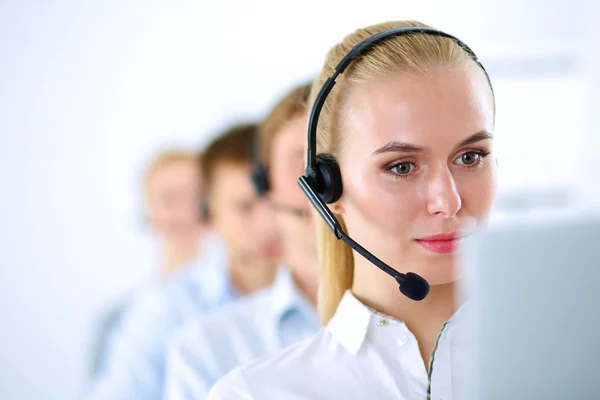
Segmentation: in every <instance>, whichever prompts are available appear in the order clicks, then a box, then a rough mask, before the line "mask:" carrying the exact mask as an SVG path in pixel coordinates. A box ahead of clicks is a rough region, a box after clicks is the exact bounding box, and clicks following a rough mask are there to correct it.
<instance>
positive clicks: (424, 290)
mask: <svg viewBox="0 0 600 400" xmlns="http://www.w3.org/2000/svg"><path fill="white" fill-rule="evenodd" d="M396 280H397V281H398V283H399V284H400V292H402V294H403V295H405V296H406V297H408V298H409V299H411V300H415V301H421V300H423V299H424V298H425V297H427V294H428V293H429V283H427V281H426V280H425V279H423V278H422V277H420V276H419V275H417V274H415V273H412V272H408V273H407V274H406V275H404V277H402V279H398V278H397V279H396Z"/></svg>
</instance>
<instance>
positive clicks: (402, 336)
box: [396, 333, 408, 346]
mask: <svg viewBox="0 0 600 400" xmlns="http://www.w3.org/2000/svg"><path fill="white" fill-rule="evenodd" d="M407 340H408V336H407V335H406V334H405V333H402V334H400V335H399V336H398V339H396V343H397V344H398V346H404V345H405V344H406V342H407Z"/></svg>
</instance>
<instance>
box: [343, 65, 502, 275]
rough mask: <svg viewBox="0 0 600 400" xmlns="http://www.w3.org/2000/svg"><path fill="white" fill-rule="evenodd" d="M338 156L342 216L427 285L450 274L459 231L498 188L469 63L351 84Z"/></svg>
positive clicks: (481, 93) (482, 84) (482, 219)
mask: <svg viewBox="0 0 600 400" xmlns="http://www.w3.org/2000/svg"><path fill="white" fill-rule="evenodd" d="M343 111H344V112H343V114H342V117H341V118H342V120H343V124H342V145H341V150H340V154H338V162H339V164H340V169H341V172H342V180H343V188H344V189H343V196H342V198H341V199H340V200H339V201H338V203H337V204H335V205H334V210H335V211H336V212H338V213H340V214H342V215H343V217H344V220H345V222H346V224H347V226H348V231H349V233H350V235H351V236H352V237H354V238H355V239H356V240H357V241H358V242H359V243H361V244H362V245H363V246H365V247H366V248H367V249H368V250H370V251H371V252H372V253H374V254H375V255H376V256H378V257H379V258H381V259H382V260H383V261H384V262H386V263H388V264H389V265H391V266H392V267H394V268H396V269H397V270H399V271H403V272H407V271H411V272H415V273H417V274H419V275H421V276H422V277H423V278H425V279H426V280H427V281H428V282H429V283H430V284H431V285H439V284H444V283H448V282H452V281H454V280H455V279H456V278H457V276H456V274H455V264H456V263H455V258H456V250H457V245H459V244H460V242H461V239H460V238H461V237H464V236H465V235H468V234H469V232H471V231H472V230H473V229H474V228H477V227H479V226H483V225H485V223H486V220H487V218H488V215H489V213H490V209H491V207H492V203H493V200H494V197H495V192H496V161H495V158H494V155H493V152H492V142H493V140H492V133H493V127H494V108H493V99H492V94H491V90H490V88H489V86H488V84H487V81H486V78H485V76H484V74H483V72H482V71H481V70H480V69H479V67H477V66H476V65H475V64H474V63H469V65H467V66H464V67H461V68H455V69H446V70H444V69H440V70H439V71H436V72H434V73H431V74H427V75H425V74H419V75H417V74H395V75H390V76H388V77H385V78H381V79H378V80H375V81H372V82H369V83H365V84H360V85H356V86H355V87H353V88H351V89H349V92H348V97H347V99H346V102H345V105H344V108H343Z"/></svg>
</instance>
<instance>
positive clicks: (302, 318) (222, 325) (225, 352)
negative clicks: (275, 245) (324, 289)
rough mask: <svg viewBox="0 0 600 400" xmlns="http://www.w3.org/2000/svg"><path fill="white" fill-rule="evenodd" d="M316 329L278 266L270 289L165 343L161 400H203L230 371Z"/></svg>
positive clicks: (316, 323)
mask: <svg viewBox="0 0 600 400" xmlns="http://www.w3.org/2000/svg"><path fill="white" fill-rule="evenodd" d="M318 330H319V319H318V316H317V313H316V310H315V309H314V307H313V306H312V305H311V304H310V303H309V302H308V300H307V299H305V297H304V296H303V294H302V292H301V291H300V290H299V289H298V287H297V286H296V284H295V282H294V279H293V277H292V274H291V272H290V270H289V269H288V268H285V267H282V268H280V270H279V272H278V273H277V277H276V279H275V282H274V283H273V285H272V286H271V287H270V288H268V289H266V290H264V291H261V292H260V293H257V294H255V295H252V296H250V297H247V298H244V299H240V300H238V301H236V302H234V303H232V304H230V305H228V306H225V307H223V308H221V309H219V310H217V311H215V312H212V313H209V314H207V315H203V316H202V317H200V318H198V319H196V320H194V321H193V322H192V323H191V324H188V325H187V326H185V327H184V328H183V329H181V330H180V331H178V332H177V333H176V334H175V335H174V336H173V338H172V339H171V341H170V344H169V350H168V357H167V378H166V387H165V398H166V399H168V400H175V399H177V400H182V399H190V400H192V399H204V398H206V396H207V394H208V391H209V389H210V388H211V386H212V385H213V384H214V383H215V382H216V381H217V380H218V379H220V378H221V377H223V376H224V375H225V374H227V373H228V372H229V371H231V370H232V369H233V368H235V367H237V366H238V365H243V364H246V363H249V362H251V361H252V360H254V359H256V358H257V357H260V356H264V355H267V354H273V353H275V352H277V351H278V350H280V349H282V348H284V347H286V346H289V345H291V344H294V343H297V342H299V341H301V340H304V339H307V338H309V337H311V336H312V335H314V334H315V333H316V332H317V331H318Z"/></svg>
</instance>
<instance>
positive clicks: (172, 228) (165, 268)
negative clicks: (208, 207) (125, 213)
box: [144, 151, 204, 276]
mask: <svg viewBox="0 0 600 400" xmlns="http://www.w3.org/2000/svg"><path fill="white" fill-rule="evenodd" d="M201 188H202V181H201V174H200V169H199V168H198V158H197V156H196V155H194V154H192V153H186V152H178V151H171V152H165V153H162V154H159V155H158V156H157V157H156V158H155V159H154V160H153V161H152V163H151V164H150V166H149V168H148V169H147V171H146V173H145V175H144V198H145V201H146V213H145V215H146V219H147V221H148V223H149V224H150V226H151V227H152V229H153V230H154V232H155V233H156V235H157V237H158V240H159V242H160V247H161V253H160V264H159V273H160V275H162V276H169V275H170V274H172V273H174V272H175V271H177V270H178V269H179V268H181V267H182V266H183V265H186V264H187V263H189V262H190V261H192V260H194V259H196V258H197V257H198V256H199V255H200V252H201V247H200V243H201V240H202V238H203V233H204V229H203V228H204V224H203V221H202V219H201V215H200V209H199V207H198V204H200V199H201V195H202V194H201V190H202V189H201Z"/></svg>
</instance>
